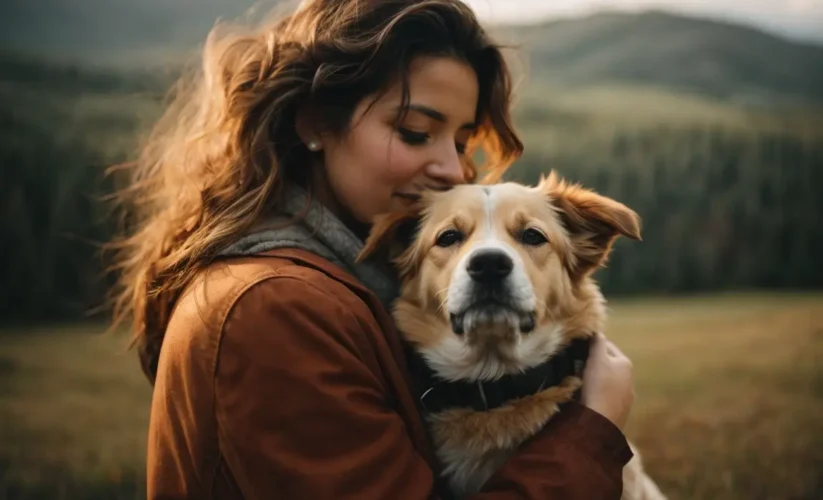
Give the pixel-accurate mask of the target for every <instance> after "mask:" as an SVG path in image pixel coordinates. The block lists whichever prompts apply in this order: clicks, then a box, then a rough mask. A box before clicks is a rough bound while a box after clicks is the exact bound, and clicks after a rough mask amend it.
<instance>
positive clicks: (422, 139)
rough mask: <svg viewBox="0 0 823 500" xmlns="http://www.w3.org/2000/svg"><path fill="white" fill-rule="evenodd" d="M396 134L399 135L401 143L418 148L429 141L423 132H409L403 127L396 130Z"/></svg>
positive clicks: (427, 135)
mask: <svg viewBox="0 0 823 500" xmlns="http://www.w3.org/2000/svg"><path fill="white" fill-rule="evenodd" d="M397 133H399V134H400V138H401V139H403V142H405V143H406V144H409V145H411V146H419V145H421V144H425V143H426V141H428V140H429V134H427V133H425V132H417V131H414V130H409V129H407V128H403V127H399V128H398V129H397Z"/></svg>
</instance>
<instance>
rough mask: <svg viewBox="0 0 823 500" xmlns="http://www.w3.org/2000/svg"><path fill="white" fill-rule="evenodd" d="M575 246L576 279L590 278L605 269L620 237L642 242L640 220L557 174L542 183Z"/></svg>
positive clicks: (573, 271) (572, 270)
mask: <svg viewBox="0 0 823 500" xmlns="http://www.w3.org/2000/svg"><path fill="white" fill-rule="evenodd" d="M540 190H541V191H543V192H544V193H546V194H548V196H549V198H550V199H551V202H552V204H553V205H554V206H555V208H557V211H558V214H559V215H560V219H561V221H562V222H563V225H564V226H565V228H566V230H567V231H568V232H569V237H570V238H571V242H572V252H573V254H574V259H573V261H572V262H570V263H569V271H570V273H571V275H572V277H573V278H575V279H576V280H577V279H580V278H583V277H585V276H588V275H590V274H591V273H592V272H594V270H595V269H596V268H598V267H600V266H602V265H603V264H604V263H605V261H606V259H607V258H608V256H609V253H610V252H611V249H612V245H613V244H614V241H615V240H616V239H617V238H618V237H619V236H625V237H627V238H631V239H633V240H640V239H641V237H640V217H639V216H638V215H637V214H636V213H635V212H634V211H633V210H632V209H630V208H629V207H627V206H626V205H623V204H622V203H620V202H617V201H615V200H613V199H611V198H607V197H605V196H601V195H599V194H597V193H595V192H594V191H591V190H588V189H585V188H583V187H581V186H579V185H576V184H569V183H567V182H566V181H564V180H561V179H560V178H559V177H558V176H557V174H556V173H555V172H551V173H550V174H549V176H548V178H544V179H541V181H540Z"/></svg>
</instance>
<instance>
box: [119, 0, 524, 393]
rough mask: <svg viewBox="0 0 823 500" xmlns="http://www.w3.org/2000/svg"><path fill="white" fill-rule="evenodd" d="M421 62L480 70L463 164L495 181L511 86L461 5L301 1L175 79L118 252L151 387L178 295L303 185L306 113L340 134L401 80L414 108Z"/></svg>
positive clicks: (134, 180)
mask: <svg viewBox="0 0 823 500" xmlns="http://www.w3.org/2000/svg"><path fill="white" fill-rule="evenodd" d="M420 55H443V56H450V57H455V58H458V59H460V60H462V61H465V62H466V63H468V64H469V65H471V66H472V67H473V68H474V70H475V71H476V73H477V75H478V84H479V90H480V94H479V95H480V97H479V103H478V116H477V119H478V124H479V129H478V132H477V134H476V136H475V137H474V138H473V140H472V141H471V142H470V144H469V146H470V147H469V150H468V152H469V153H472V152H473V151H482V153H483V155H484V156H485V158H486V162H485V163H486V165H485V171H486V174H487V175H489V176H493V177H498V176H499V175H500V174H502V172H503V170H505V169H506V168H507V167H508V166H509V165H510V164H511V162H512V161H514V160H515V159H516V158H517V157H518V156H519V155H520V154H521V152H522V143H521V142H520V140H519V139H518V137H517V135H516V134H515V132H514V130H513V128H512V126H511V120H510V115H509V104H510V93H511V82H510V75H509V71H508V68H507V66H506V62H505V61H504V58H503V56H502V54H501V52H500V50H499V48H498V46H496V45H495V44H494V43H492V41H491V40H490V39H489V38H488V36H487V35H486V33H485V32H484V30H483V29H482V28H481V26H480V25H479V23H478V21H477V19H476V18H475V16H474V13H473V12H472V11H471V9H470V8H469V7H468V6H466V5H465V4H464V3H463V2H462V1H460V0H306V1H304V2H303V3H301V4H300V6H299V7H298V8H297V9H296V10H295V11H294V12H293V13H291V14H290V15H287V16H284V17H281V18H279V19H275V20H274V21H270V22H266V23H263V24H261V25H260V26H258V27H256V28H253V29H251V30H249V29H246V30H245V31H243V30H240V31H237V30H235V31H232V30H226V29H225V26H218V27H217V28H215V29H214V30H212V32H211V33H210V34H209V37H208V38H207V40H206V44H205V47H204V49H203V52H202V64H201V67H200V69H199V71H197V72H195V73H194V74H192V75H189V76H187V77H185V78H183V79H181V81H180V83H179V85H178V88H177V92H176V94H175V95H174V99H173V101H172V103H171V105H170V106H169V108H168V109H167V110H166V113H165V114H164V115H163V116H162V118H161V119H160V120H159V122H158V123H157V124H156V126H155V127H154V129H153V130H152V133H151V134H150V136H149V137H148V140H147V141H146V143H145V144H144V146H143V148H142V151H141V154H140V157H139V159H138V161H136V162H135V163H134V164H133V165H131V166H129V168H130V169H131V172H130V173H131V177H130V180H129V186H128V187H127V188H126V189H125V190H124V191H123V192H122V193H120V194H119V197H118V199H119V200H120V201H121V202H122V206H123V207H124V208H125V209H126V211H125V213H126V215H127V217H128V220H129V221H130V223H131V226H132V228H131V230H128V231H127V237H126V238H124V239H123V240H122V241H118V242H116V243H114V247H115V248H116V249H117V250H118V258H117V262H116V269H117V270H118V271H119V286H118V287H117V288H116V289H115V303H114V307H115V318H114V319H115V325H117V324H120V323H121V322H122V321H124V320H126V319H127V318H129V317H131V318H132V321H133V323H132V328H133V333H134V340H135V341H136V343H138V344H139V345H140V347H141V349H143V350H144V354H145V356H144V358H149V359H150V360H151V361H150V365H151V366H144V370H146V371H147V374H148V375H149V376H150V377H151V378H153V377H154V372H155V368H156V366H155V364H156V359H157V356H158V354H159V348H160V344H161V342H162V337H163V332H164V330H165V328H166V324H167V322H168V319H169V315H170V311H171V308H172V306H173V304H174V302H175V301H176V300H177V298H178V296H179V294H180V292H181V291H182V290H183V289H184V288H185V287H186V286H187V285H188V284H189V283H190V282H191V280H192V279H193V277H194V276H195V275H196V273H197V272H198V271H200V270H202V269H203V268H204V267H205V266H206V265H208V264H209V262H210V261H211V259H212V258H213V257H214V256H215V254H216V253H217V252H218V251H219V250H220V249H221V248H223V247H225V246H226V245H227V244H229V243H231V242H232V241H233V240H235V239H236V238H237V237H238V236H239V235H241V234H242V233H244V232H245V231H247V230H248V229H249V228H250V227H251V225H252V224H253V223H255V222H256V221H258V220H259V218H260V217H261V215H262V214H264V213H266V212H268V211H271V210H276V208H277V205H278V202H279V200H280V198H281V197H280V193H281V190H282V188H283V185H284V183H285V182H295V183H299V184H305V183H306V182H307V179H308V176H309V170H310V166H311V165H312V156H311V155H312V153H311V152H309V150H308V149H307V148H306V147H305V146H304V145H303V144H302V142H301V141H300V139H299V137H298V135H297V131H296V128H295V120H296V114H297V110H298V108H302V107H304V106H308V107H310V108H312V109H316V110H320V111H321V112H319V113H316V114H315V115H316V116H320V117H323V123H318V124H316V126H317V127H319V128H323V129H324V130H325V131H329V132H332V133H344V132H345V131H346V128H347V126H348V125H349V121H350V119H351V117H352V113H353V111H354V109H355V107H356V105H357V104H358V103H359V102H360V101H361V100H362V99H364V98H366V97H368V96H372V95H376V94H379V93H380V92H381V91H383V90H386V89H387V88H388V87H389V86H390V84H391V83H392V82H393V81H397V79H398V78H399V79H400V81H401V82H402V84H403V90H404V92H403V97H404V103H408V81H407V80H408V78H407V74H406V71H407V68H408V66H409V64H410V62H411V59H412V58H414V57H416V56H420ZM398 119H400V118H398ZM470 169H471V171H472V175H470V178H471V179H474V177H475V174H476V172H477V168H476V167H475V166H474V165H470Z"/></svg>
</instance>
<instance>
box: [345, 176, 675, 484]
mask: <svg viewBox="0 0 823 500" xmlns="http://www.w3.org/2000/svg"><path fill="white" fill-rule="evenodd" d="M409 228H413V229H412V230H411V231H409ZM527 230H529V231H527ZM449 231H451V232H449ZM447 232H448V234H446V233H447ZM619 235H623V236H626V237H629V238H632V239H640V227H639V218H638V216H637V215H636V214H635V213H634V212H633V211H632V210H631V209H629V208H628V207H626V206H624V205H623V204H620V203H618V202H616V201H614V200H611V199H609V198H606V197H603V196H600V195H597V194H595V193H594V192H592V191H590V190H587V189H584V188H582V187H580V186H578V185H570V184H568V183H566V182H565V181H562V180H560V179H559V178H558V177H557V176H556V175H555V174H554V173H552V174H551V175H550V176H549V177H548V178H543V179H541V182H540V183H539V185H538V186H536V187H527V186H523V185H520V184H516V183H502V184H496V185H489V186H483V185H463V186H457V187H455V188H453V189H451V190H449V191H446V192H430V193H425V194H424V195H423V196H422V198H421V201H420V203H419V204H417V205H415V206H413V207H409V209H408V210H407V211H403V212H400V213H393V214H387V215H385V216H383V217H380V218H378V220H376V221H375V224H374V226H373V228H372V232H371V234H370V236H369V238H368V240H367V242H366V246H365V248H364V250H363V252H362V253H361V259H363V258H366V257H368V256H370V255H372V254H374V253H376V252H380V251H383V250H389V251H390V252H391V254H390V257H391V258H392V260H393V262H394V263H395V264H396V265H397V268H398V270H399V271H400V275H401V278H402V290H401V294H400V297H399V299H398V300H397V302H396V303H395V308H394V317H395V320H396V322H397V326H398V328H399V329H400V331H401V332H402V334H403V335H404V336H405V338H406V340H407V341H408V342H409V343H410V344H411V346H413V348H414V349H415V350H416V352H417V353H418V354H419V355H420V356H422V358H423V359H424V360H425V362H426V363H427V365H428V366H429V367H430V368H431V369H432V370H433V371H434V372H435V373H436V374H437V376H438V377H440V378H442V379H445V380H449V381H460V380H462V381H469V382H476V381H489V380H495V379H498V378H500V377H501V376H503V375H506V374H513V373H518V372H520V371H523V370H526V369H528V368H531V367H534V366H537V365H540V364H541V363H543V362H545V361H546V360H548V359H549V358H551V357H552V356H553V355H555V354H556V353H557V352H559V350H561V349H562V348H563V347H564V346H566V345H567V344H568V343H569V342H570V341H571V340H572V339H575V338H587V337H589V336H591V335H593V334H594V333H595V332H600V331H603V329H604V326H605V319H606V310H605V301H604V298H603V296H602V294H601V293H600V290H599V288H598V287H597V285H596V284H595V282H594V281H593V280H592V278H591V275H592V273H593V272H594V271H595V270H596V268H598V267H599V266H600V265H602V264H603V263H604V261H605V260H606V258H607V256H608V254H609V252H610V251H611V248H612V245H613V242H614V240H615V239H616V238H617V237H618V236H619ZM438 241H439V244H438V243H437V242H438ZM479 251H486V252H497V254H502V255H504V256H506V257H507V258H508V259H510V260H509V262H510V263H511V264H512V266H511V271H510V274H508V276H507V277H505V279H504V280H503V281H502V282H501V283H502V284H501V285H500V286H502V287H503V288H501V290H504V292H500V293H503V294H504V295H505V297H504V298H505V300H503V303H495V304H492V305H489V303H488V301H487V300H486V301H484V302H483V304H482V305H478V302H477V300H478V299H477V297H478V293H480V292H481V291H482V290H481V287H482V286H484V285H482V284H478V282H477V279H472V277H471V276H470V273H469V272H468V268H469V262H470V260H471V259H472V257H473V256H476V255H477V252H479ZM474 272H475V276H477V269H476V268H474ZM498 295H499V294H498ZM580 386H581V380H580V379H579V378H577V377H573V376H569V377H567V378H565V379H564V380H563V381H562V382H561V383H560V384H559V385H557V386H555V387H549V388H547V389H544V390H542V391H541V392H538V393H536V394H534V395H532V396H527V397H524V398H521V399H516V400H511V401H509V402H508V403H506V404H505V405H503V406H500V407H497V408H493V409H491V410H486V411H475V410H473V409H471V408H454V409H448V410H444V411H441V412H439V413H436V414H428V415H426V419H427V421H428V424H429V425H430V430H431V434H432V438H433V441H434V444H435V447H436V450H437V454H438V457H439V459H440V460H441V461H442V463H443V466H444V474H445V475H446V477H447V478H448V480H449V483H450V485H451V487H452V489H453V491H454V492H455V493H456V494H457V495H458V496H459V497H462V496H465V495H468V494H471V493H474V492H477V491H478V490H479V489H480V488H481V487H482V485H483V483H484V482H485V481H486V480H487V479H488V478H489V477H490V476H491V475H492V474H493V473H494V471H495V470H496V469H497V468H498V467H499V466H500V465H502V464H503V463H504V462H505V461H506V459H507V458H508V457H509V456H510V455H511V454H512V453H513V452H514V451H515V449H516V448H517V447H518V446H519V445H520V444H521V443H523V442H524V441H525V440H527V439H528V438H529V437H531V436H533V435H534V434H535V433H537V432H538V430H539V429H541V428H542V427H543V426H544V425H545V424H546V422H547V421H548V420H549V419H550V418H551V417H552V415H554V414H555V413H556V412H557V411H558V408H559V404H561V403H564V402H567V401H569V400H571V399H572V398H573V396H574V394H575V391H576V390H577V389H578V388H579V387H580ZM632 449H633V451H634V452H635V458H633V459H632V460H631V461H630V462H629V464H628V465H627V466H626V468H625V469H624V493H623V498H624V499H630V498H631V499H663V498H665V497H664V496H663V495H662V494H661V493H660V491H659V490H658V489H657V487H656V486H655V484H654V482H653V481H651V479H649V478H648V476H646V474H645V473H644V472H643V469H642V465H641V462H640V457H639V455H638V454H637V450H636V449H635V448H634V447H632Z"/></svg>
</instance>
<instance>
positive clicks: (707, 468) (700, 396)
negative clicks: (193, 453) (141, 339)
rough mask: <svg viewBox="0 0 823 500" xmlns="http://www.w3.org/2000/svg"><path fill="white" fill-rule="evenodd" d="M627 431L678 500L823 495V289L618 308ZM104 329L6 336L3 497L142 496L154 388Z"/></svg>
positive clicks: (651, 301) (616, 303)
mask: <svg viewBox="0 0 823 500" xmlns="http://www.w3.org/2000/svg"><path fill="white" fill-rule="evenodd" d="M610 308H611V319H610V323H609V330H608V331H609V335H610V337H611V338H613V339H614V340H615V341H616V342H617V343H618V345H619V346H620V347H621V348H622V349H623V350H624V351H625V352H626V353H627V354H628V355H629V356H630V357H631V358H632V360H633V362H634V366H635V374H636V390H637V399H636V403H635V406H634V409H633V412H632V416H631V419H630V425H629V427H628V429H627V434H628V435H629V437H630V438H631V439H633V440H634V442H635V443H637V445H638V446H639V448H640V450H641V452H642V454H643V457H644V463H645V465H646V467H647V468H648V470H649V472H650V474H652V475H653V477H654V478H655V479H656V480H657V481H658V482H659V484H660V486H661V488H662V489H663V490H664V492H665V493H666V494H668V495H669V496H670V498H671V499H673V500H677V499H681V500H686V499H712V500H732V499H746V500H756V499H770V500H771V499H786V500H789V499H798V500H799V499H812V498H821V495H823V483H821V476H820V470H821V467H822V466H823V377H821V376H823V367H822V366H821V365H820V363H819V360H820V359H821V357H822V356H823V294H820V293H784V294H763V293H748V294H743V293H737V294H712V295H699V296H693V297H689V298H676V299H675V298H664V297H658V298H643V299H615V300H613V301H611V303H610ZM102 329H103V327H102V326H101V325H98V324H78V325H74V326H55V327H46V326H40V327H30V328H17V329H13V330H9V329H5V330H4V331H0V353H2V354H0V389H1V390H0V419H2V421H3V422H7V424H6V425H4V426H2V427H0V443H2V445H0V471H2V472H0V498H16V499H28V498H32V499H33V498H52V499H69V498H71V499H81V498H85V499H98V498H106V499H132V498H144V497H145V490H144V484H143V481H144V460H145V446H146V443H145V435H146V428H147V423H148V409H149V403H150V398H151V395H150V388H149V385H148V383H147V382H146V380H145V379H144V378H143V375H142V373H141V372H140V369H139V367H138V365H137V362H136V356H135V355H134V353H132V352H127V351H125V346H126V339H125V337H124V336H116V335H103V334H102V333H101V332H102Z"/></svg>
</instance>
